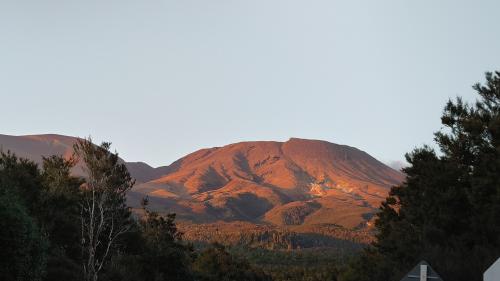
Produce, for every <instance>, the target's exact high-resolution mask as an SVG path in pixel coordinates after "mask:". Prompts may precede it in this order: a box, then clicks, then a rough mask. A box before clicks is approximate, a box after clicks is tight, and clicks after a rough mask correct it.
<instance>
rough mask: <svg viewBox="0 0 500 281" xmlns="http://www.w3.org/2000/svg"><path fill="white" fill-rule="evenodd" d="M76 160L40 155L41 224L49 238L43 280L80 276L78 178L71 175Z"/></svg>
mask: <svg viewBox="0 0 500 281" xmlns="http://www.w3.org/2000/svg"><path fill="white" fill-rule="evenodd" d="M74 165H75V160H74V159H73V158H71V159H64V158H63V157H61V156H55V155H54V156H50V157H46V158H43V169H42V184H43V193H42V195H41V210H40V212H39V217H40V218H41V226H42V228H43V231H44V232H45V233H46V235H47V236H48V238H49V240H50V247H49V255H48V259H47V270H46V271H47V272H46V275H45V277H44V280H46V281H49V280H50V281H56V280H79V279H81V277H80V276H81V275H82V274H81V266H80V265H81V242H80V241H81V237H80V236H81V234H80V233H81V231H80V227H81V221H80V208H79V206H80V202H81V200H82V194H81V191H80V186H81V185H82V184H83V182H84V181H83V180H82V179H81V178H77V177H74V176H72V175H71V169H72V168H73V167H74Z"/></svg>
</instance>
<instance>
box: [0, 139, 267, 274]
mask: <svg viewBox="0 0 500 281" xmlns="http://www.w3.org/2000/svg"><path fill="white" fill-rule="evenodd" d="M77 161H81V162H82V163H83V164H84V165H83V166H84V167H85V170H86V174H87V176H86V178H85V179H83V178H77V177H73V176H72V175H71V169H72V168H73V167H74V165H75V164H76V162H77ZM133 184H134V181H133V180H132V179H131V177H130V174H129V173H128V171H127V169H126V167H125V166H124V165H123V164H120V162H119V158H118V155H117V154H116V153H111V152H110V144H109V143H103V144H102V145H100V146H96V145H93V144H92V142H91V140H90V139H89V140H81V141H79V142H78V143H77V144H76V145H75V157H74V158H72V159H70V160H67V159H64V158H62V157H59V156H51V157H48V158H44V159H43V165H42V167H41V168H39V167H38V166H37V165H36V164H35V163H33V162H31V161H29V160H26V159H20V158H17V157H16V156H15V155H12V154H10V153H8V152H7V153H4V152H1V154H0V280H3V281H11V280H12V281H14V280H15V281H24V280H26V281H38V280H46V281H49V280H51V281H56V280H61V281H62V280H64V281H66V280H82V281H97V280H109V281H114V280H116V281H118V280H120V281H121V280H124V281H127V280H130V281H132V280H134V281H141V280H144V281H146V280H148V281H151V280H155V281H160V280H187V281H189V280H201V281H216V280H271V279H270V277H269V276H268V275H267V274H265V273H264V272H263V271H261V270H259V269H256V268H254V267H253V266H251V265H250V263H248V262H247V261H246V260H244V259H241V258H238V257H236V256H234V255H233V254H231V253H229V252H228V251H227V250H226V249H225V248H224V247H223V246H220V245H212V246H210V247H208V248H205V249H203V250H201V251H195V250H194V249H193V247H192V246H191V245H189V244H187V243H185V242H183V240H182V234H181V233H180V232H179V231H178V229H177V227H176V225H175V222H174V220H175V215H174V214H169V215H166V216H161V215H159V214H158V213H155V212H151V211H149V210H148V208H147V200H144V202H143V208H144V212H143V213H144V215H143V216H140V217H138V216H134V215H132V213H131V212H130V210H129V208H128V207H127V206H126V204H125V203H126V202H125V199H126V198H125V196H126V192H127V191H128V190H129V189H130V188H131V187H132V186H133Z"/></svg>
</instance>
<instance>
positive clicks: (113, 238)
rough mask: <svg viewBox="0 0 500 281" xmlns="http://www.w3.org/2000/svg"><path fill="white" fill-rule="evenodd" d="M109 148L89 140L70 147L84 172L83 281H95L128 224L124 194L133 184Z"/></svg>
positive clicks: (106, 144)
mask: <svg viewBox="0 0 500 281" xmlns="http://www.w3.org/2000/svg"><path fill="white" fill-rule="evenodd" d="M110 147H111V144H110V143H102V144H101V145H100V146H96V145H94V144H93V143H92V140H91V139H90V138H89V139H85V140H78V141H77V143H76V144H75V145H74V150H75V154H76V155H77V156H78V157H79V158H80V160H81V161H83V163H82V164H84V167H85V172H86V182H85V185H84V187H83V188H82V189H81V190H82V200H81V215H80V218H81V234H82V237H81V239H82V240H81V241H82V253H83V257H82V258H83V260H84V263H83V273H84V279H85V280H87V281H97V280H98V277H99V273H100V272H101V270H102V269H103V268H104V267H105V265H106V263H107V262H108V261H109V259H110V258H111V256H112V255H113V254H114V253H116V252H117V251H118V250H119V247H118V246H119V243H118V241H119V239H120V238H121V236H123V235H124V234H125V233H127V232H128V231H129V230H130V228H131V225H132V219H131V216H130V210H129V208H128V207H127V205H126V193H127V191H129V190H130V189H131V188H132V186H133V185H134V183H135V181H134V180H133V179H132V178H131V176H130V173H129V172H128V170H127V168H126V167H125V164H123V163H121V162H120V159H119V157H118V154H117V153H111V152H110Z"/></svg>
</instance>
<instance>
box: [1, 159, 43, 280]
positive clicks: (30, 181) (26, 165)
mask: <svg viewBox="0 0 500 281" xmlns="http://www.w3.org/2000/svg"><path fill="white" fill-rule="evenodd" d="M40 186H41V184H40V172H39V170H38V168H37V166H36V165H35V164H34V163H33V162H30V161H28V160H24V159H19V158H17V157H16V156H15V155H13V154H10V153H9V152H8V153H3V152H1V153H0V280H6V281H10V280H12V281H14V280H15V281H18V280H19V281H24V280H26V281H28V280H29V281H31V280H35V281H36V280H41V278H42V276H43V273H44V270H45V261H46V254H47V253H46V249H47V240H46V238H45V237H44V235H42V233H41V231H40V229H39V227H38V225H37V223H36V220H35V219H34V218H33V217H31V216H30V213H35V210H36V209H37V208H38V207H39V200H40V192H41V189H40Z"/></svg>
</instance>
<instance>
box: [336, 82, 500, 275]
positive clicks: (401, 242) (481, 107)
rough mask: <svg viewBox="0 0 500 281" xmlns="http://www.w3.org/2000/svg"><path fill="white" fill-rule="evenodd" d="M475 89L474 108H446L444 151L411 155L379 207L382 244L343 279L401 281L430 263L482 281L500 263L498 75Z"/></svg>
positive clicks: (440, 142) (460, 104)
mask: <svg viewBox="0 0 500 281" xmlns="http://www.w3.org/2000/svg"><path fill="white" fill-rule="evenodd" d="M474 90H475V91H476V92H477V94H478V99H477V101H476V102H475V103H473V104H468V103H465V102H464V101H463V100H462V99H460V98H457V99H456V100H450V101H449V102H448V104H447V105H446V107H445V109H444V112H443V115H442V117H441V122H442V124H443V126H444V128H443V129H442V130H441V131H440V132H437V133H436V134H435V142H436V144H437V146H438V147H439V150H440V151H439V152H436V151H435V150H434V149H432V148H431V147H428V146H425V147H422V148H418V149H415V150H414V151H413V152H412V153H410V154H408V155H407V156H406V159H407V161H408V163H409V164H410V166H409V167H408V168H405V169H404V172H405V173H406V180H405V182H404V183H403V184H402V185H401V186H397V187H394V188H392V189H391V191H390V195H389V197H388V198H387V200H385V202H384V203H383V204H382V206H381V211H380V213H379V214H378V219H377V221H376V229H377V236H376V241H375V242H374V243H373V244H372V246H371V247H369V248H367V249H366V250H365V251H364V252H363V254H362V255H361V256H360V257H359V258H357V259H355V260H353V261H352V263H351V265H350V266H349V267H348V268H347V269H346V270H345V271H344V272H343V273H342V274H341V276H340V278H339V279H340V280H342V281H397V280H401V278H402V277H403V276H404V275H405V274H406V273H407V272H408V271H409V270H410V269H411V268H412V267H413V266H414V265H415V264H417V263H418V262H419V261H420V260H426V261H427V262H429V263H430V264H431V266H432V267H433V268H434V269H435V270H436V271H437V272H438V273H439V274H440V275H441V277H442V278H443V280H445V281H481V280H482V278H483V277H482V275H483V272H484V271H485V270H486V269H487V268H488V267H489V266H490V265H491V264H492V263H493V262H494V261H495V260H496V259H497V258H498V257H500V72H495V73H487V74H486V83H485V84H484V85H482V84H476V85H475V86H474ZM423 110H425V109H423ZM422 114H425V112H422ZM416 118H417V116H416Z"/></svg>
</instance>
